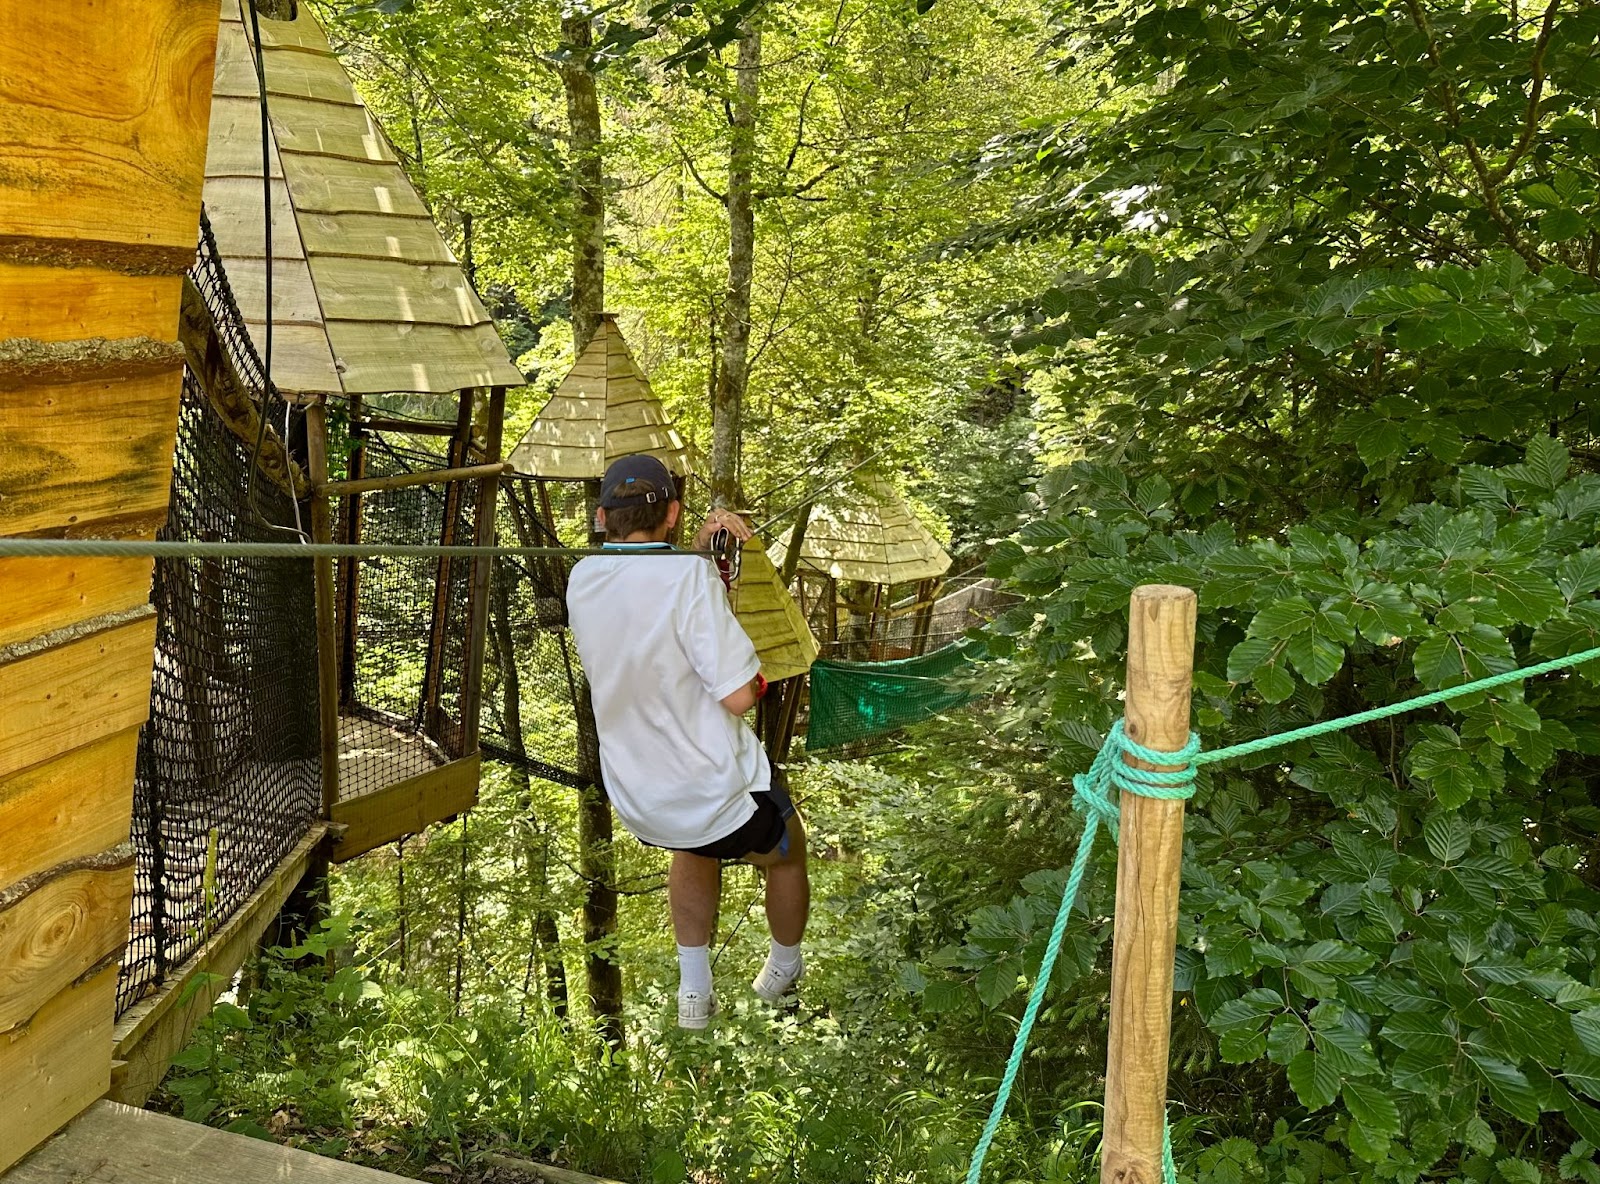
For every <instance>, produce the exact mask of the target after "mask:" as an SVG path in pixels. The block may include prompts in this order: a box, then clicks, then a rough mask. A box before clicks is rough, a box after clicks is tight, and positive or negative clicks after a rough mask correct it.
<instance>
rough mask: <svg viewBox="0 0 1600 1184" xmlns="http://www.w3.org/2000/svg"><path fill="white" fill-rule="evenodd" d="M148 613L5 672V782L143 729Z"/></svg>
mask: <svg viewBox="0 0 1600 1184" xmlns="http://www.w3.org/2000/svg"><path fill="white" fill-rule="evenodd" d="M155 636H156V620H155V614H154V613H150V614H147V615H144V616H142V617H141V618H139V619H138V620H134V621H130V622H128V623H127V624H123V625H117V626H114V627H113V628H110V629H104V630H101V631H100V632H98V633H91V634H89V635H88V636H87V637H82V638H78V639H76V640H73V641H67V642H65V643H63V644H61V645H56V646H52V647H50V648H49V649H44V650H40V651H39V652H37V653H33V654H29V655H28V656H27V657H24V658H19V659H18V660H16V661H14V662H10V663H8V664H6V665H3V666H0V704H3V705H4V710H0V778H3V777H6V776H8V775H10V774H12V773H15V772H19V771H20V770H22V769H26V768H27V767H28V766H30V765H35V764H38V763H39V762H41V761H47V760H50V759H52V758H53V757H57V756H60V755H62V754H63V753H67V752H71V751H72V750H73V749H74V748H78V747H81V746H82V745H85V744H90V743H93V742H94V741H96V740H102V739H104V738H106V737H107V736H110V735H113V734H115V733H118V732H124V731H126V730H127V729H129V728H131V727H136V726H138V725H139V724H141V723H143V722H144V720H145V716H146V715H148V714H149V711H150V654H151V651H152V649H153V648H154V646H155Z"/></svg>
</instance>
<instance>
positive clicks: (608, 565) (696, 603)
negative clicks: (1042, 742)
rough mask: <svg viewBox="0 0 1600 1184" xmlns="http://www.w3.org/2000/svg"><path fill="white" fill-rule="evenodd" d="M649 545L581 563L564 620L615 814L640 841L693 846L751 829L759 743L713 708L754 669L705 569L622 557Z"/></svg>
mask: <svg viewBox="0 0 1600 1184" xmlns="http://www.w3.org/2000/svg"><path fill="white" fill-rule="evenodd" d="M664 545H665V544H660V546H664ZM650 546H653V544H636V545H630V544H620V545H619V544H611V545H610V547H609V548H608V549H613V550H616V551H617V552H618V554H617V555H615V556H611V555H591V556H589V557H588V558H586V559H583V560H581V561H580V562H579V563H578V565H577V566H576V567H574V568H573V569H572V578H571V579H570V580H569V581H568V583H567V612H568V619H569V621H570V622H571V625H572V637H573V640H574V641H576V642H577V643H578V657H579V658H580V659H581V660H582V662H583V669H584V673H585V674H587V675H588V677H589V687H590V690H591V692H592V694H593V697H594V718H595V724H596V726H597V730H598V731H599V733H600V771H601V774H602V775H603V776H604V778H605V784H606V791H607V793H608V794H609V795H610V798H611V804H612V805H613V806H614V807H615V808H616V811H617V817H618V818H620V819H621V820H622V824H623V825H624V826H626V827H627V828H628V829H629V830H630V831H632V832H633V833H634V834H635V835H637V836H638V837H639V838H641V839H643V840H644V841H645V842H647V843H653V844H655V845H656V846H658V847H674V848H680V849H681V848H687V847H699V846H702V845H704V844H706V843H711V842H715V841H716V840H717V839H721V838H725V837H726V836H728V835H730V834H732V833H733V832H734V831H736V830H738V829H739V827H741V826H742V825H744V823H746V822H748V821H749V819H750V817H751V815H753V814H754V813H755V811H756V804H755V802H754V800H752V799H751V797H750V795H751V794H752V793H756V792H759V791H761V790H764V789H766V788H767V787H768V786H769V785H770V784H771V778H772V772H771V769H770V767H769V766H768V764H767V758H766V754H765V753H764V752H763V751H762V748H761V744H760V741H758V740H757V739H756V735H755V733H754V732H752V731H751V730H750V729H749V728H748V727H746V726H745V722H744V721H743V720H742V719H740V718H738V717H737V716H735V715H732V714H730V713H729V712H728V710H727V708H725V707H723V706H722V703H721V700H722V699H724V698H726V697H727V696H729V695H731V694H733V692H734V691H737V690H738V689H739V688H740V687H742V686H744V685H745V684H746V683H748V682H749V681H750V680H751V679H753V678H754V677H755V676H756V672H757V670H759V669H760V667H761V662H760V659H759V658H758V657H757V656H756V648H755V646H754V645H752V644H751V642H750V638H749V637H748V636H747V635H746V634H745V631H744V629H743V627H742V626H740V624H739V621H738V619H737V618H736V617H735V616H734V615H733V609H732V608H731V607H730V606H729V604H728V594H727V592H726V591H725V590H724V588H723V586H722V580H721V579H720V577H718V575H717V572H716V569H715V568H714V567H713V566H712V565H711V563H710V562H708V561H707V560H706V559H704V558H702V557H701V556H698V555H672V556H655V555H648V556H645V555H629V554H625V553H623V552H625V551H630V550H633V551H636V550H639V549H641V548H643V547H650Z"/></svg>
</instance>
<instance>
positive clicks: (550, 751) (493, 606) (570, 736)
mask: <svg viewBox="0 0 1600 1184" xmlns="http://www.w3.org/2000/svg"><path fill="white" fill-rule="evenodd" d="M547 498H548V494H547V493H544V492H543V491H541V489H540V488H539V484H538V482H537V481H535V480H534V479H532V478H520V477H508V478H504V479H502V481H501V483H500V500H499V502H498V520H497V531H496V538H497V539H499V541H501V542H504V543H516V544H521V545H523V546H528V547H554V546H559V545H560V542H561V540H560V539H559V538H557V537H556V535H555V531H554V527H553V523H552V521H551V518H552V512H551V510H550V509H549V502H548V500H542V499H547ZM576 561H577V557H576V556H564V555H500V556H497V557H496V558H495V561H494V578H493V580H492V581H491V584H490V593H489V614H490V615H489V638H488V645H487V647H486V657H485V670H484V696H483V712H482V737H481V746H482V748H483V752H484V755H485V756H489V757H492V758H494V759H495V760H499V761H504V762H507V763H510V764H514V765H517V766H518V767H520V768H522V769H523V770H525V771H526V772H528V773H530V774H532V775H533V776H536V777H542V778H544V779H545V780H547V781H554V782H556V783H557V784H561V785H568V786H573V787H581V786H584V785H588V784H589V783H590V777H591V776H592V772H591V771H592V770H593V769H594V768H595V767H596V765H597V763H598V757H597V755H596V754H595V753H594V752H589V753H587V754H585V753H584V752H583V751H582V749H581V747H580V746H581V744H583V743H584V737H587V736H588V734H589V733H590V732H591V731H592V728H580V727H579V717H580V708H579V704H580V702H581V685H582V680H583V671H582V668H581V667H580V665H579V663H578V651H577V647H576V646H574V645H573V643H572V635H571V633H570V632H569V631H568V629H567V602H566V597H567V576H568V574H569V573H570V572H571V570H572V565H573V564H574V563H575V562H576ZM589 743H590V744H591V745H592V741H590V742H589Z"/></svg>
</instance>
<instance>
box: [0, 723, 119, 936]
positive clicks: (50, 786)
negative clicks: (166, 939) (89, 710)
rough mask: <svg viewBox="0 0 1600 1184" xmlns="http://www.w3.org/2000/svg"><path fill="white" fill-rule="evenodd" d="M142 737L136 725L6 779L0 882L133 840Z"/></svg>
mask: <svg viewBox="0 0 1600 1184" xmlns="http://www.w3.org/2000/svg"><path fill="white" fill-rule="evenodd" d="M138 742H139V729H138V727H137V726H135V727H131V728H128V729H126V730H124V731H121V732H117V733H115V734H113V735H111V736H107V737H106V738H105V739H103V740H98V741H95V742H94V743H92V744H85V745H84V746H83V747H81V748H74V749H73V750H72V751H70V752H66V753H63V754H62V755H60V756H58V757H56V758H55V759H54V760H50V761H46V762H44V763H43V764H37V765H33V766H31V767H30V768H27V769H24V770H22V771H21V772H20V773H13V774H11V775H10V776H8V777H3V778H0V835H5V836H6V839H5V841H4V842H3V843H0V885H8V884H15V883H16V882H17V881H19V880H21V879H23V878H24V877H26V876H32V875H36V874H37V873H39V872H42V871H45V870H46V869H48V868H52V867H55V866H57V865H58V864H61V863H65V862H67V861H68V860H72V859H81V858H83V857H84V856H87V855H93V854H94V853H95V852H97V851H105V850H108V849H110V848H111V847H114V846H116V845H117V844H118V843H123V842H126V841H127V839H128V818H129V814H130V813H131V812H132V810H133V761H134V754H135V753H136V751H137V749H138ZM126 921H127V918H126V917H124V918H123V922H124V928H125V927H126Z"/></svg>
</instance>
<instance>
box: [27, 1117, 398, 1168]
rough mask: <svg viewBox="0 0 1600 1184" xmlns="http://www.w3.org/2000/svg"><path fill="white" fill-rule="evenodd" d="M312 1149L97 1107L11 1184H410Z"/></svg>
mask: <svg viewBox="0 0 1600 1184" xmlns="http://www.w3.org/2000/svg"><path fill="white" fill-rule="evenodd" d="M404 1179H405V1177H404V1176H391V1175H390V1174H389V1173H388V1172H378V1171H374V1170H373V1169H371V1168H363V1167H357V1166H356V1165H355V1164H348V1163H342V1162H341V1161H339V1160H337V1159H324V1158H323V1157H322V1156H320V1155H313V1154H311V1152H309V1151H296V1150H294V1149H293V1148H291V1147H280V1146H279V1145H278V1144H276V1143H268V1142H265V1141H264V1140H261V1139H252V1138H249V1137H247V1136H245V1135H230V1134H228V1133H227V1132H226V1131H219V1130H216V1129H214V1128H212V1127H209V1126H201V1125H200V1124H198V1123H194V1122H184V1121H183V1120H182V1119H179V1118H169V1117H167V1116H166V1115H165V1114H154V1113H152V1112H151V1111H149V1110H135V1109H134V1108H133V1107H131V1106H123V1105H119V1104H118V1103H116V1102H96V1103H95V1104H94V1105H93V1106H91V1107H89V1109H88V1110H86V1111H85V1112H84V1113H83V1114H82V1115H80V1116H79V1117H78V1118H77V1119H76V1120H74V1121H73V1122H72V1123H71V1124H70V1125H69V1126H68V1127H67V1128H66V1129H65V1130H64V1131H62V1132H61V1133H60V1134H59V1135H57V1136H56V1137H55V1138H53V1139H51V1140H50V1141H49V1142H48V1143H46V1144H45V1145H44V1146H42V1147H40V1148H39V1149H38V1150H37V1151H35V1152H34V1153H33V1154H32V1155H30V1156H28V1158H26V1159H24V1160H23V1161H22V1162H21V1163H19V1164H18V1165H17V1166H16V1167H14V1168H12V1169H11V1170H10V1171H9V1172H6V1173H4V1174H0V1181H3V1182H4V1184H215V1182H216V1181H218V1180H226V1181H228V1184H283V1182H284V1181H286V1180H292V1181H295V1182H296V1184H384V1182H385V1181H394V1180H404Z"/></svg>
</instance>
